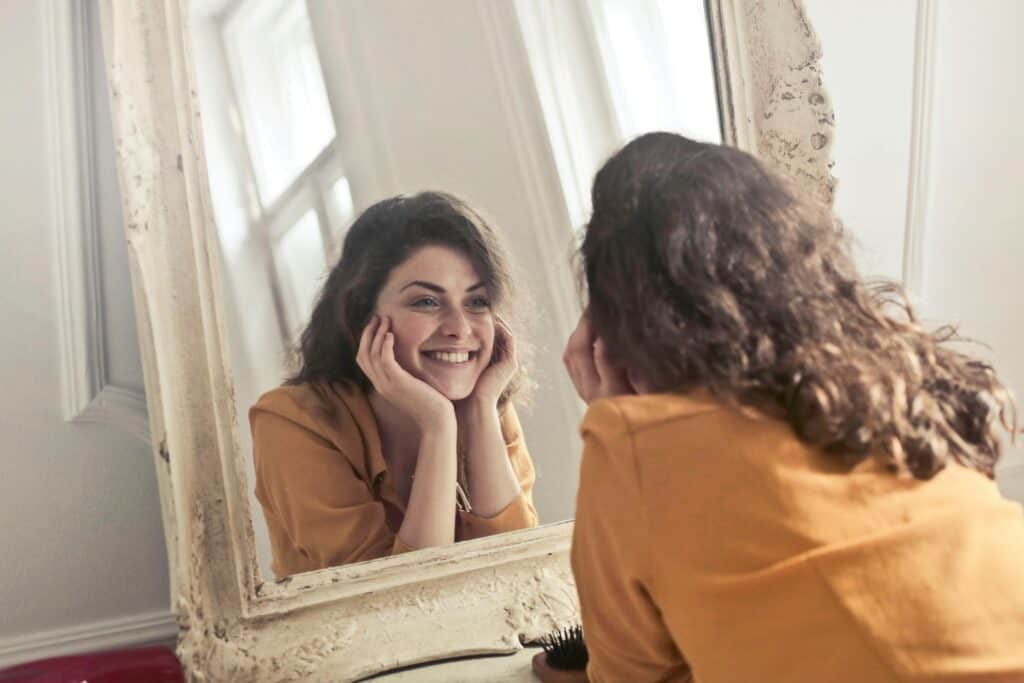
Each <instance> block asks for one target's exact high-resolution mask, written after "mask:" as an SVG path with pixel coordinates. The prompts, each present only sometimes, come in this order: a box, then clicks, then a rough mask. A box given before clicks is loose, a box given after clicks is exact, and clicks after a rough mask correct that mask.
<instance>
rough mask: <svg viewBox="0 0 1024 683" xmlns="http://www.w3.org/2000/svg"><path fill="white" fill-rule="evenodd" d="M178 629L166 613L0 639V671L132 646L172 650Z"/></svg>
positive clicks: (144, 613) (169, 614) (121, 618)
mask: <svg viewBox="0 0 1024 683" xmlns="http://www.w3.org/2000/svg"><path fill="white" fill-rule="evenodd" d="M177 635H178V625H177V623H176V622H175V620H174V615H172V614H171V613H170V612H169V611H167V610H157V611H154V612H143V613H141V614H135V615H132V616H129V617H119V618H117V619H104V620H101V621H94V622H92V623H89V624H83V625H79V626H71V627H69V628H57V629H51V630H48V631H39V632H36V633H31V634H28V635H24V636H14V637H13V638H0V668H4V667H8V666H14V665H15V664H19V663H22V662H31V661H34V660H37V659H46V658H48V657H60V656H62V655H71V654H80V653H83V652H96V651H98V650H111V649H116V648H121V647H133V646H136V645H150V644H160V645H169V646H173V644H174V642H175V640H176V638H177Z"/></svg>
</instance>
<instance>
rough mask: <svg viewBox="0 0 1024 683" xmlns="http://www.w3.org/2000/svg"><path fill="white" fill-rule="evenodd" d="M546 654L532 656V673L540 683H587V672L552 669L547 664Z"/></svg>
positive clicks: (539, 653) (540, 653)
mask: <svg viewBox="0 0 1024 683" xmlns="http://www.w3.org/2000/svg"><path fill="white" fill-rule="evenodd" d="M547 657H548V653H546V652H538V653H537V654H535V655H534V656H533V673H535V674H537V678H539V679H540V680H541V683H588V681H589V680H590V679H588V678H587V672H586V671H584V670H582V669H554V668H552V667H551V666H550V665H549V664H548V659H547Z"/></svg>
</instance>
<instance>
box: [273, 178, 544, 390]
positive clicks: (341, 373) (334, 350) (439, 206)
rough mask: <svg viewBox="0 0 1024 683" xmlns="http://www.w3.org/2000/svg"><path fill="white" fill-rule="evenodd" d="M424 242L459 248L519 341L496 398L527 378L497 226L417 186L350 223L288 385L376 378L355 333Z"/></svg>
mask: <svg viewBox="0 0 1024 683" xmlns="http://www.w3.org/2000/svg"><path fill="white" fill-rule="evenodd" d="M425 246H443V247H449V248H451V249H454V250H456V251H458V252H460V253H462V254H464V255H465V256H466V257H467V258H468V259H469V261H470V262H471V263H472V264H473V267H474V268H475V269H476V271H477V273H478V274H479V276H480V278H481V279H482V280H483V282H484V284H485V285H486V287H487V292H488V295H489V297H490V300H491V307H492V310H493V312H494V314H495V318H496V319H500V320H501V321H502V322H504V323H505V325H506V326H507V327H508V328H509V330H510V331H511V333H512V335H513V337H514V338H515V340H516V351H517V356H518V357H519V358H520V369H519V372H518V373H517V374H516V376H515V377H513V379H512V381H511V382H510V383H509V385H508V387H507V388H506V389H505V391H504V392H503V393H502V396H501V400H500V401H499V405H504V403H505V402H506V401H508V400H509V399H510V398H513V397H517V396H518V394H519V392H520V391H521V390H522V389H523V387H524V386H525V385H526V384H527V379H526V371H525V370H524V366H525V361H524V357H525V356H526V355H527V354H528V351H529V345H528V344H526V343H525V341H524V340H523V339H522V338H521V337H520V336H519V335H518V334H517V330H516V327H517V321H518V319H519V315H518V306H516V305H514V300H513V297H514V294H515V291H514V289H513V286H512V274H511V266H510V263H509V260H508V258H507V256H506V252H505V249H504V247H503V246H502V244H501V240H500V238H499V237H498V234H497V232H496V231H495V230H494V229H493V228H492V227H491V226H490V225H489V224H488V223H487V222H486V221H485V220H484V219H483V218H482V217H481V216H480V214H478V213H477V212H476V211H474V210H473V209H472V208H471V207H470V206H469V205H468V204H466V203H465V202H463V201H462V200H460V199H458V198H456V197H453V196H452V195H449V194H445V193H443V192H422V193H420V194H416V195H412V196H405V195H401V196H397V197H392V198H390V199H385V200H383V201H380V202H377V203H376V204H374V205H373V206H371V207H370V208H368V209H366V211H364V212H363V213H362V214H361V215H360V216H359V217H358V218H357V219H356V220H355V222H353V223H352V225H351V227H350V228H349V229H348V232H347V234H346V235H345V241H344V244H343V245H342V251H341V258H340V259H339V261H338V263H337V264H335V266H334V267H333V268H332V269H331V271H330V273H329V274H328V276H327V279H326V280H325V282H324V284H323V287H322V288H321V289H320V293H319V295H318V296H317V299H316V303H315V305H314V307H313V314H312V316H311V317H310V321H309V323H308V324H307V325H306V327H305V329H304V330H303V332H302V335H301V337H300V339H299V343H298V347H297V349H296V355H297V361H298V370H297V371H296V372H295V373H294V374H292V375H291V376H290V377H288V378H287V379H286V380H285V383H286V384H302V383H307V382H308V383H311V384H312V385H313V387H314V389H317V390H318V391H322V390H323V387H324V386H325V385H329V384H331V383H334V382H343V383H348V384H350V385H354V386H356V387H358V388H360V389H362V390H363V391H367V392H368V391H370V389H372V387H373V385H372V383H371V382H370V380H369V378H368V377H367V376H366V374H365V373H363V371H362V369H361V368H360V367H359V365H358V364H357V363H356V353H357V352H358V350H359V339H360V336H361V335H362V333H363V329H364V328H365V327H366V325H367V323H368V322H369V320H370V316H371V315H372V314H373V311H374V309H375V307H376V305H377V297H378V295H379V294H380V290H381V289H382V288H383V287H384V285H385V283H386V282H387V279H388V276H389V275H390V274H391V271H392V270H393V269H394V268H395V267H396V266H398V265H399V264H401V263H402V262H404V261H405V260H406V259H408V258H409V257H410V256H412V254H413V252H415V251H417V250H418V249H420V248H422V247H425Z"/></svg>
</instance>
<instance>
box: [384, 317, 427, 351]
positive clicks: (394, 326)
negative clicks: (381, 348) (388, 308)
mask: <svg viewBox="0 0 1024 683" xmlns="http://www.w3.org/2000/svg"><path fill="white" fill-rule="evenodd" d="M391 331H392V332H393V333H394V335H395V357H396V358H398V360H406V361H409V360H413V359H415V358H416V357H417V356H418V355H419V352H420V351H419V350H420V346H421V345H422V344H423V342H424V341H426V340H427V339H429V338H430V335H431V327H430V325H428V324H427V322H426V320H424V319H423V318H422V317H420V316H409V315H405V316H402V315H399V316H395V317H393V318H392V319H391Z"/></svg>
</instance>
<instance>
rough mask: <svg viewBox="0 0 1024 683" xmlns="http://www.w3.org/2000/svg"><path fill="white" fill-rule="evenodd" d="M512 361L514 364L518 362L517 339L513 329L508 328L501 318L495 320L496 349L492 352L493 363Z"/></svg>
mask: <svg viewBox="0 0 1024 683" xmlns="http://www.w3.org/2000/svg"><path fill="white" fill-rule="evenodd" d="M504 361H508V362H510V363H511V364H512V365H513V366H516V365H517V364H518V360H517V359H516V340H515V337H513V336H512V331H511V330H509V329H508V325H506V324H505V322H504V321H503V320H501V318H496V319H495V321H494V350H493V351H492V352H491V363H492V364H496V363H501V362H504Z"/></svg>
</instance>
